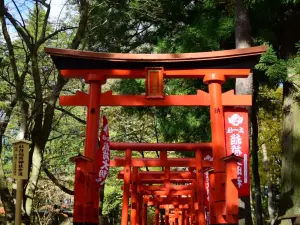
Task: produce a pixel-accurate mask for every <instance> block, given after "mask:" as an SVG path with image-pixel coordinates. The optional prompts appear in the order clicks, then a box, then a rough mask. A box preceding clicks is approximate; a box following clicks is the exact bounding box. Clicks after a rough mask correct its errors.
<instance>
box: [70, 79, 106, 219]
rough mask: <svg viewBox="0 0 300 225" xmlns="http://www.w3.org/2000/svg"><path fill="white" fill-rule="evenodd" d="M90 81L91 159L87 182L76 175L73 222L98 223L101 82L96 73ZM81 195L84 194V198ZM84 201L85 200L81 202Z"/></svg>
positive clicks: (86, 149)
mask: <svg viewBox="0 0 300 225" xmlns="http://www.w3.org/2000/svg"><path fill="white" fill-rule="evenodd" d="M86 81H87V82H88V83H89V85H90V86H89V94H88V96H89V102H88V107H87V123H86V138H85V146H84V156H85V157H87V158H89V159H91V162H87V163H86V164H85V166H84V167H85V171H86V173H85V175H84V176H85V183H80V182H78V181H77V180H76V179H77V177H75V183H76V182H78V184H75V186H76V187H77V189H76V190H75V192H74V216H73V224H75V225H79V224H87V223H88V224H98V220H99V218H98V214H99V188H98V187H97V185H96V182H95V180H96V163H95V162H96V161H95V160H96V157H97V150H98V147H97V144H98V131H99V119H100V107H99V98H100V92H101V83H104V82H103V81H101V80H99V79H98V78H97V76H96V75H95V74H89V75H88V76H87V78H86ZM79 195H81V196H82V195H83V196H84V199H82V198H80V197H79ZM81 201H83V202H81Z"/></svg>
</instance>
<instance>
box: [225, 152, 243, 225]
mask: <svg viewBox="0 0 300 225" xmlns="http://www.w3.org/2000/svg"><path fill="white" fill-rule="evenodd" d="M240 160H243V158H242V157H238V156H235V155H234V154H232V155H230V156H228V157H226V158H224V161H225V163H226V186H225V196H226V222H227V223H228V224H238V222H239V219H238V207H239V193H238V188H237V162H238V161H240Z"/></svg>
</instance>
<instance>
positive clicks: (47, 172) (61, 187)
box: [43, 167, 74, 195]
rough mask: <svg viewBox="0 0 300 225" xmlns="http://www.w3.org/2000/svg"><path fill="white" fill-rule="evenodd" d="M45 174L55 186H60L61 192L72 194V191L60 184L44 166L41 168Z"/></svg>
mask: <svg viewBox="0 0 300 225" xmlns="http://www.w3.org/2000/svg"><path fill="white" fill-rule="evenodd" d="M43 170H44V172H45V174H46V175H47V177H48V178H49V179H50V180H51V181H52V182H53V183H54V184H55V185H56V186H57V187H59V188H60V190H62V191H63V192H65V193H67V194H69V195H74V191H72V190H70V189H68V188H66V187H65V186H63V185H62V184H60V183H59V181H58V180H57V178H56V177H55V176H54V175H53V174H52V173H51V172H50V171H49V170H48V169H47V168H46V167H44V168H43Z"/></svg>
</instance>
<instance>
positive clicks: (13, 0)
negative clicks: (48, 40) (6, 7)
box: [12, 0, 26, 29]
mask: <svg viewBox="0 0 300 225" xmlns="http://www.w3.org/2000/svg"><path fill="white" fill-rule="evenodd" d="M12 2H13V4H14V5H15V7H16V9H17V11H18V13H19V16H20V17H21V20H22V23H23V25H22V27H23V28H24V29H26V28H25V22H24V19H23V16H22V13H21V12H20V9H19V7H18V6H17V4H16V2H15V0H12Z"/></svg>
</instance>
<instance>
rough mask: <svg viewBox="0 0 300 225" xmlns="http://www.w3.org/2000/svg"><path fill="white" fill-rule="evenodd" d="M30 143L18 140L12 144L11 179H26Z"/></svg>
mask: <svg viewBox="0 0 300 225" xmlns="http://www.w3.org/2000/svg"><path fill="white" fill-rule="evenodd" d="M30 143H31V142H29V141H26V140H19V141H16V142H14V143H13V146H14V151H13V178H14V179H22V180H27V179H28V165H29V145H30Z"/></svg>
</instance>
